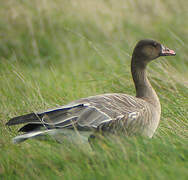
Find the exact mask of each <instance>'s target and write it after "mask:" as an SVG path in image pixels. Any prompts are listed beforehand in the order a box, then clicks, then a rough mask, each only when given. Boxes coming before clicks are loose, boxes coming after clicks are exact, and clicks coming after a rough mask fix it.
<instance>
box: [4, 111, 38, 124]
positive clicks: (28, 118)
mask: <svg viewBox="0 0 188 180" xmlns="http://www.w3.org/2000/svg"><path fill="white" fill-rule="evenodd" d="M26 122H38V117H37V115H36V114H35V113H30V114H26V115H23V116H17V117H14V118H12V119H10V120H9V121H8V122H7V123H6V125H8V126H12V125H16V124H22V123H26Z"/></svg>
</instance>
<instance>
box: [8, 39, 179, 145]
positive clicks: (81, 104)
mask: <svg viewBox="0 0 188 180" xmlns="http://www.w3.org/2000/svg"><path fill="white" fill-rule="evenodd" d="M175 55H176V53H175V52H174V51H173V50H171V49H169V48H167V47H165V46H163V45H162V44H160V43H159V42H157V41H154V40H151V39H144V40H140V41H139V42H138V43H137V44H136V46H135V48H134V50H133V53H132V59H131V73H132V78H133V82H134V85H135V89H136V96H131V95H127V94H123V93H108V94H101V95H96V96H90V97H87V98H82V99H79V100H76V101H73V102H70V103H69V104H68V105H64V106H61V107H57V108H54V109H49V110H46V111H42V112H37V113H34V112H32V113H29V114H26V115H22V116H18V117H14V118H12V119H10V120H9V121H8V122H7V123H6V125H8V126H12V125H17V124H24V125H23V126H22V127H21V128H20V129H19V131H18V132H22V134H21V135H18V136H16V137H15V138H14V139H13V142H14V143H19V142H22V141H25V140H27V139H29V138H34V137H38V136H43V135H52V136H53V135H55V134H58V133H65V134H66V132H70V131H71V132H74V133H76V134H79V133H80V134H84V133H86V132H87V134H88V138H89V137H90V136H92V135H93V134H94V133H97V132H102V133H105V132H110V133H123V134H125V136H132V135H140V136H146V137H149V138H151V137H152V136H153V134H154V133H155V131H156V129H157V127H158V125H159V121H160V115H161V105H160V101H159V98H158V96H157V94H156V92H155V90H154V89H153V88H152V86H151V84H150V82H149V80H148V78H147V74H146V66H147V64H148V63H149V62H150V61H152V60H154V59H157V58H158V57H160V56H175ZM68 136H69V135H68Z"/></svg>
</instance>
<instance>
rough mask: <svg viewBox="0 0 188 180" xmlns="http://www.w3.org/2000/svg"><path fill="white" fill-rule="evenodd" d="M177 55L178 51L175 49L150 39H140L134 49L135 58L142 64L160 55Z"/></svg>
mask: <svg viewBox="0 0 188 180" xmlns="http://www.w3.org/2000/svg"><path fill="white" fill-rule="evenodd" d="M175 55H176V53H175V52H174V51H173V50H171V49H169V48H167V47H165V46H163V45H162V44H160V43H159V42H157V41H154V40H150V39H144V40H140V41H139V42H138V43H137V45H136V47H135V49H134V51H133V59H134V60H135V61H136V62H139V63H140V64H147V63H148V62H150V61H151V60H154V59H156V58H158V57H160V56H175Z"/></svg>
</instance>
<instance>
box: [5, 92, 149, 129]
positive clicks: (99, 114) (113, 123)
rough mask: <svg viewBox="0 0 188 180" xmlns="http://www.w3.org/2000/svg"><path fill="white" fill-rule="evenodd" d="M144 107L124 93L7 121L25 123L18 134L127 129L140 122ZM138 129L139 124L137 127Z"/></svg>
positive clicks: (75, 102)
mask: <svg viewBox="0 0 188 180" xmlns="http://www.w3.org/2000/svg"><path fill="white" fill-rule="evenodd" d="M145 110H146V106H145V104H144V103H143V101H142V100H140V99H138V98H136V97H133V96H129V95H126V94H115V93H114V94H104V95H97V96H91V97H89V98H83V99H80V100H77V101H74V102H72V103H70V104H68V105H66V106H62V107H59V108H56V109H49V110H47V111H44V112H39V113H30V114H27V115H23V116H18V117H15V118H12V119H10V120H9V122H8V123H7V125H9V126H10V125H16V124H26V125H24V126H23V127H22V128H21V129H20V130H19V131H23V132H31V131H34V130H37V129H40V128H41V127H45V128H47V129H54V128H75V127H76V128H78V130H90V129H91V128H94V129H97V128H101V129H103V130H109V129H113V128H122V127H123V128H125V127H126V128H129V126H130V125H131V126H133V125H134V124H135V123H136V124H139V123H138V122H142V121H140V120H141V119H142V116H143V114H144V113H145ZM138 126H140V125H138Z"/></svg>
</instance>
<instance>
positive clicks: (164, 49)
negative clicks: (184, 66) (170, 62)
mask: <svg viewBox="0 0 188 180" xmlns="http://www.w3.org/2000/svg"><path fill="white" fill-rule="evenodd" d="M160 55H161V56H175V55H176V53H175V51H173V50H172V49H169V48H167V47H164V46H163V45H162V46H161V53H160Z"/></svg>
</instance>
